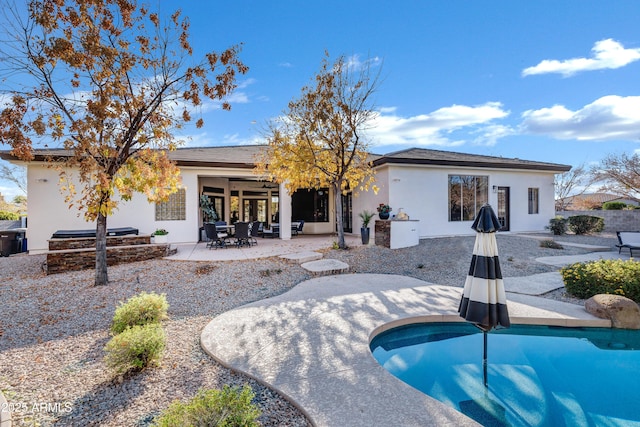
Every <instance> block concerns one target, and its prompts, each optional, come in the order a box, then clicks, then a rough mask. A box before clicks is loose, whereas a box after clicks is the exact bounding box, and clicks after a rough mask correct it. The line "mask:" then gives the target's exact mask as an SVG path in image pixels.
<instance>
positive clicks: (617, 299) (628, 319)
mask: <svg viewBox="0 0 640 427" xmlns="http://www.w3.org/2000/svg"><path fill="white" fill-rule="evenodd" d="M584 308H585V310H587V312H589V313H591V314H593V315H594V316H596V317H599V318H601V319H610V320H611V326H612V327H614V328H618V329H640V308H638V304H636V303H635V302H634V301H633V300H630V299H629V298H625V297H623V296H621V295H607V294H599V295H594V296H592V297H591V298H589V299H588V300H586V301H585V303H584Z"/></svg>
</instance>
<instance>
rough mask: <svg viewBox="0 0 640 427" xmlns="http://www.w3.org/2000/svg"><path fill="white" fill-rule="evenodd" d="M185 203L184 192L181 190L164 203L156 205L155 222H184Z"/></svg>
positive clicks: (185, 195) (185, 214) (185, 196)
mask: <svg viewBox="0 0 640 427" xmlns="http://www.w3.org/2000/svg"><path fill="white" fill-rule="evenodd" d="M186 201H187V194H186V191H185V189H184V188H181V189H179V190H178V191H177V192H176V193H173V194H171V195H170V196H169V199H168V200H167V201H166V202H158V203H156V221H184V220H185V219H186V218H187V213H186V212H187V208H186V206H187V203H186Z"/></svg>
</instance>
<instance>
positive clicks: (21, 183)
mask: <svg viewBox="0 0 640 427" xmlns="http://www.w3.org/2000/svg"><path fill="white" fill-rule="evenodd" d="M0 180H5V181H9V182H11V183H12V184H15V185H16V187H18V189H19V190H20V191H22V193H24V195H25V196H26V195H27V174H26V170H25V168H24V167H21V166H11V165H7V164H1V165H0Z"/></svg>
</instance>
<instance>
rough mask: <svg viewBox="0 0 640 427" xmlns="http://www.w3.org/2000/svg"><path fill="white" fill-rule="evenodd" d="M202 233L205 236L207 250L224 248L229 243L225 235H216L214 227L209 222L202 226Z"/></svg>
mask: <svg viewBox="0 0 640 427" xmlns="http://www.w3.org/2000/svg"><path fill="white" fill-rule="evenodd" d="M204 232H205V234H206V235H207V240H208V241H207V248H209V249H211V248H216V249H218V248H226V247H227V245H228V244H229V243H231V242H230V241H229V236H228V235H227V233H218V231H217V229H216V225H215V224H212V223H210V222H206V223H205V224H204Z"/></svg>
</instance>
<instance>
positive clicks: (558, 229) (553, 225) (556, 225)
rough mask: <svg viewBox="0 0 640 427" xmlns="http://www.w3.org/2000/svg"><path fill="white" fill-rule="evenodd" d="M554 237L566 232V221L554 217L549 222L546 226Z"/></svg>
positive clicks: (560, 217)
mask: <svg viewBox="0 0 640 427" xmlns="http://www.w3.org/2000/svg"><path fill="white" fill-rule="evenodd" d="M547 228H548V229H549V230H551V232H552V233H553V234H554V235H555V236H561V235H563V234H565V233H566V232H567V219H566V218H564V217H562V216H556V217H555V218H551V219H550V220H549V225H548V226H547Z"/></svg>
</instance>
